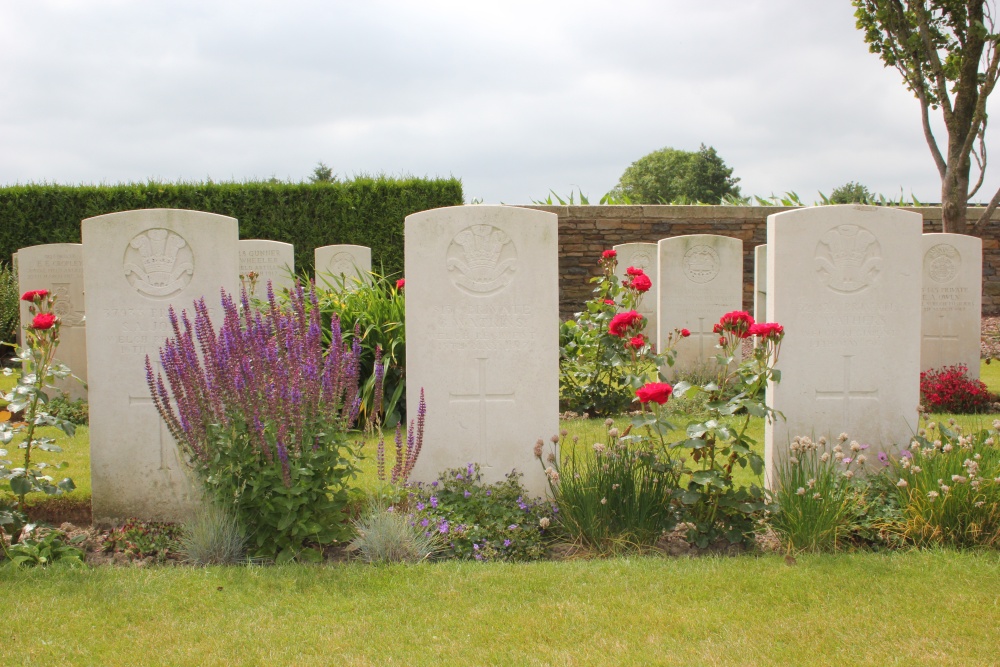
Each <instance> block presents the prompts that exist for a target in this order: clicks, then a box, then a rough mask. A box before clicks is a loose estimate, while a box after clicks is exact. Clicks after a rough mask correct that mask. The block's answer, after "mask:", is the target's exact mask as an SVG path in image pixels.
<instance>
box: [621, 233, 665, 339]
mask: <svg viewBox="0 0 1000 667" xmlns="http://www.w3.org/2000/svg"><path fill="white" fill-rule="evenodd" d="M614 249H615V252H617V253H618V257H617V259H618V267H617V269H616V270H615V275H617V276H618V278H619V280H625V279H626V278H627V277H628V276H627V275H626V271H628V268H629V267H630V266H634V267H636V268H637V269H642V270H643V271H644V272H645V273H646V275H647V276H649V280H650V281H651V282H652V283H653V286H652V287H650V288H649V291H648V292H646V294H644V295H643V297H642V301H641V302H640V304H639V311H638V312H639V314H640V315H642V316H643V317H645V318H646V328H645V329H644V330H643V333H645V334H646V336H648V337H649V340H650V341H651V342H652V343H654V344H656V342H657V340H656V323H657V322H656V304H657V296H656V295H657V289H656V287H657V282H658V279H657V268H656V244H655V243H622V244H621V245H616V246H615V247H614Z"/></svg>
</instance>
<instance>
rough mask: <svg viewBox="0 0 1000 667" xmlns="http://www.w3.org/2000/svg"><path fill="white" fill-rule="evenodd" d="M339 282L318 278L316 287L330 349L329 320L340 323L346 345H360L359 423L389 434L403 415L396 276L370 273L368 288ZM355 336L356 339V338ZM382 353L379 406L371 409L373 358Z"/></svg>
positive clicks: (402, 313)
mask: <svg viewBox="0 0 1000 667" xmlns="http://www.w3.org/2000/svg"><path fill="white" fill-rule="evenodd" d="M345 280H350V279H348V278H345V277H343V276H339V275H338V276H323V275H322V274H321V275H320V276H319V280H318V281H317V285H316V286H315V290H316V297H317V300H318V302H319V308H320V312H321V314H322V317H323V320H322V325H323V335H324V337H325V339H326V341H327V343H329V340H330V325H331V322H332V321H333V319H332V318H333V317H334V316H336V317H338V318H339V321H340V326H341V329H342V335H343V339H344V341H345V342H348V343H352V342H353V341H354V340H355V335H357V340H358V342H359V343H360V344H361V376H360V381H361V415H362V419H363V421H366V422H370V423H375V422H376V421H379V422H380V423H381V424H382V425H383V426H385V427H388V428H392V427H393V426H395V425H396V424H398V423H399V422H400V420H402V419H403V417H404V416H405V415H406V375H405V370H406V327H405V325H406V300H405V296H404V289H403V287H402V285H400V284H399V281H398V280H397V278H396V276H395V275H389V276H387V275H385V274H383V273H376V272H374V271H373V272H372V273H371V274H370V282H368V283H366V284H361V285H358V286H356V287H355V288H353V289H344V287H345V286H344V282H345ZM355 332H357V334H355ZM376 350H381V352H380V353H379V354H380V355H381V360H380V363H381V365H382V373H383V391H382V394H383V395H384V400H383V401H382V403H381V410H380V414H379V415H373V414H372V410H373V409H374V408H375V407H376V406H375V396H376V392H375V385H376V373H375V358H376V356H377V354H376Z"/></svg>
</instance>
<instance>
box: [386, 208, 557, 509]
mask: <svg viewBox="0 0 1000 667" xmlns="http://www.w3.org/2000/svg"><path fill="white" fill-rule="evenodd" d="M557 220H558V218H557V217H556V215H554V214H552V213H546V212H543V211H533V210H529V209H523V208H515V207H509V206H456V207H451V208H440V209H434V210H431V211H423V212H421V213H415V214H413V215H410V216H408V217H407V218H406V227H405V235H406V250H405V255H406V256H405V260H406V264H405V267H406V348H407V349H406V404H407V411H408V417H409V418H411V419H412V418H413V417H415V416H416V411H417V404H418V401H419V397H420V390H421V389H423V390H424V391H425V396H426V401H427V419H426V431H425V439H424V447H423V451H422V452H421V454H420V458H419V459H418V461H417V466H416V468H415V469H414V473H413V477H412V479H414V480H416V481H428V482H429V481H433V480H434V479H435V478H436V477H437V475H438V474H439V473H440V472H441V471H443V470H445V469H447V468H454V467H459V466H463V467H464V466H465V465H466V464H468V463H478V464H479V465H480V466H481V467H482V471H483V477H484V481H486V482H497V481H501V480H503V479H504V477H505V476H506V475H507V474H508V473H510V472H511V470H513V469H516V470H517V471H518V472H521V473H523V474H524V477H523V478H522V481H523V483H524V485H525V487H527V489H528V490H529V491H530V492H531V493H533V494H536V495H541V494H543V493H544V492H545V490H546V483H545V476H544V474H543V471H542V468H541V466H539V462H538V460H537V459H535V458H534V454H533V452H532V447H533V445H534V443H535V441H536V440H537V439H538V438H545V439H547V438H548V437H549V436H551V435H553V434H555V433H557V431H558V429H559V421H558V419H559V340H558V332H559V297H558V293H559V284H558V281H559V277H558V265H559V258H558V248H557V238H556V237H557Z"/></svg>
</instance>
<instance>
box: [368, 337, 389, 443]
mask: <svg viewBox="0 0 1000 667" xmlns="http://www.w3.org/2000/svg"><path fill="white" fill-rule="evenodd" d="M384 381H385V367H384V366H383V365H382V346H381V345H376V346H375V388H374V391H373V392H372V413H371V415H370V416H369V421H370V422H371V423H373V424H374V423H375V421H376V420H378V419H379V414H380V413H381V412H382V391H383V387H382V384H383V382H384Z"/></svg>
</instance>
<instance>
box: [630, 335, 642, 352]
mask: <svg viewBox="0 0 1000 667" xmlns="http://www.w3.org/2000/svg"><path fill="white" fill-rule="evenodd" d="M645 344H646V336H644V335H643V334H639V335H638V336H633V337H632V338H630V339H629V341H628V346H629V347H630V348H632V349H633V350H641V349H642V346H643V345H645Z"/></svg>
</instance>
